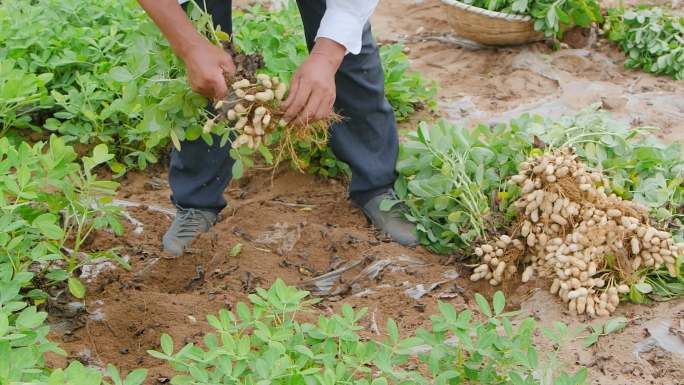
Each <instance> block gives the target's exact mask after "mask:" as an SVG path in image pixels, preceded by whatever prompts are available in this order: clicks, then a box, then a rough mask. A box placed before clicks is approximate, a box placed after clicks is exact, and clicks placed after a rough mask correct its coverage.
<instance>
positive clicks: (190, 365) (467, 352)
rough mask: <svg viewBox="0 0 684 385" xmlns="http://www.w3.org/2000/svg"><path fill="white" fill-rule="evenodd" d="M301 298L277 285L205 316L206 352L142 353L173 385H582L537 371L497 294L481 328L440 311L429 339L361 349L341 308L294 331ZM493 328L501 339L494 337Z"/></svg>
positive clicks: (394, 331)
mask: <svg viewBox="0 0 684 385" xmlns="http://www.w3.org/2000/svg"><path fill="white" fill-rule="evenodd" d="M307 295H308V293H307V292H305V291H300V290H297V289H296V288H294V287H290V286H287V285H285V284H284V283H283V281H281V280H278V281H276V282H275V283H274V284H273V286H272V287H271V288H270V289H268V290H265V289H261V288H259V289H257V293H256V294H253V295H251V296H250V301H251V302H252V306H251V307H250V306H248V305H245V304H244V303H239V304H238V305H236V307H235V313H233V312H230V311H227V310H221V311H220V312H219V314H218V316H208V317H207V320H208V322H209V324H210V325H211V326H212V327H214V328H215V329H216V330H217V334H214V333H210V334H207V335H206V336H205V338H204V346H205V347H204V348H200V347H198V346H195V345H194V344H188V345H185V346H184V347H182V348H181V349H180V350H178V351H176V352H174V351H175V348H174V343H173V340H172V339H171V337H170V336H168V335H163V336H162V337H161V351H150V352H149V353H150V354H151V355H152V356H154V357H156V358H159V359H162V360H166V361H168V362H169V363H170V364H171V365H172V367H173V368H174V369H175V370H176V371H178V372H179V374H178V375H177V376H175V377H174V378H173V379H172V383H173V384H176V385H180V384H216V383H244V384H266V383H271V384H293V383H297V384H321V385H323V384H325V385H332V384H338V383H349V384H351V383H353V384H359V385H387V384H417V385H428V384H457V383H463V382H466V381H469V382H476V383H481V384H514V385H517V384H541V383H546V382H542V381H540V380H538V379H536V377H535V375H536V374H537V373H539V372H540V371H543V373H544V374H545V375H548V377H549V378H550V379H552V380H553V379H558V380H559V381H563V382H556V383H562V384H567V385H570V384H574V385H577V384H584V383H585V382H586V381H585V379H586V369H582V370H580V371H579V372H578V373H576V374H574V375H569V374H567V373H563V372H562V371H561V370H560V365H557V364H554V366H552V367H548V366H545V361H546V360H544V363H540V361H539V360H538V358H537V352H536V349H535V346H534V335H535V330H536V325H535V322H534V320H532V319H526V320H523V321H522V323H521V324H520V326H518V327H514V326H513V324H512V323H511V321H510V320H509V318H508V317H510V316H511V315H513V314H515V313H505V312H504V307H505V300H504V297H503V294H502V293H501V292H499V293H497V294H496V295H495V296H494V301H493V304H492V306H490V305H489V304H488V302H487V301H486V300H485V299H484V298H483V297H482V296H481V295H479V294H478V295H477V296H476V301H477V303H478V304H479V305H480V308H481V311H482V312H483V314H484V315H485V317H486V320H485V321H482V322H478V321H476V320H475V319H474V317H473V314H472V312H470V311H469V310H465V311H463V312H461V313H458V312H456V310H455V309H454V307H453V306H451V305H448V304H444V303H442V304H440V306H439V307H440V312H441V314H440V315H438V316H434V317H433V318H432V323H433V328H432V331H426V330H420V331H418V332H417V334H416V336H415V337H409V338H405V339H404V338H401V337H400V334H399V328H398V325H397V324H396V323H395V322H394V321H393V320H388V321H387V325H386V330H387V338H386V339H384V340H383V341H373V340H370V341H366V340H364V339H362V338H361V337H360V336H359V334H358V333H359V332H360V331H361V329H362V327H361V326H359V321H360V320H362V319H363V317H364V316H365V314H366V310H365V309H362V310H360V311H354V310H353V309H352V308H351V306H349V305H344V306H343V307H342V311H341V313H340V314H333V315H332V316H330V317H325V316H323V315H321V316H319V318H318V321H317V322H316V323H301V322H300V321H299V319H298V316H299V314H301V313H304V312H306V311H307V310H308V307H309V306H310V305H312V304H313V303H315V302H316V301H315V300H311V299H306V297H307ZM499 328H501V329H502V330H503V331H502V332H499ZM417 348H422V349H418V350H425V349H427V350H429V353H419V354H418V359H419V360H421V361H423V363H424V364H425V365H427V367H428V369H429V373H428V374H427V375H426V376H424V375H423V374H422V373H421V372H419V371H416V370H407V369H406V364H407V363H408V361H409V359H410V358H411V357H412V356H416V352H417V351H418V350H417Z"/></svg>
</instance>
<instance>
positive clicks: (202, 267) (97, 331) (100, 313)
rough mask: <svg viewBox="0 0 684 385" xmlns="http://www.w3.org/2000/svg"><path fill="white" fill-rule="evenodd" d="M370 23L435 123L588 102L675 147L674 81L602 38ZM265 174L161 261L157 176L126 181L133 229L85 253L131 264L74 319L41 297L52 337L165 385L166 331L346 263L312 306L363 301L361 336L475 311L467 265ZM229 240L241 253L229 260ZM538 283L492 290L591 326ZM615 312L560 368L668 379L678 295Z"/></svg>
mask: <svg viewBox="0 0 684 385" xmlns="http://www.w3.org/2000/svg"><path fill="white" fill-rule="evenodd" d="M675 6H677V7H680V5H678V4H675ZM373 23H374V28H375V32H376V34H377V35H378V36H379V38H380V40H381V41H386V42H391V41H404V42H406V43H407V46H408V47H409V48H410V57H411V60H412V63H413V65H414V67H415V68H416V69H417V70H419V71H421V72H423V73H424V74H425V75H426V76H428V77H430V78H433V79H436V80H438V81H439V83H440V87H441V88H440V95H439V100H440V102H439V105H440V114H443V115H444V116H447V117H448V118H449V119H451V120H453V121H455V122H460V123H462V124H468V125H470V124H473V123H475V122H495V121H501V120H508V119H509V118H510V117H513V116H516V115H518V114H520V113H522V112H528V111H529V112H539V113H544V114H545V115H552V116H553V115H558V114H561V113H565V112H572V111H576V110H578V109H581V108H583V107H585V106H587V105H589V104H590V103H593V102H599V103H602V104H603V105H604V107H605V108H607V109H609V110H611V111H612V112H613V113H614V114H615V115H616V116H618V117H620V118H623V119H629V120H630V121H632V122H634V123H635V124H644V125H657V126H659V127H662V129H663V130H662V132H661V134H660V135H661V136H662V137H664V138H666V139H667V140H669V141H680V142H682V143H684V123H683V122H684V120H683V118H684V97H683V96H684V82H675V81H672V80H671V79H668V78H661V77H654V76H651V75H648V74H644V73H642V72H637V71H627V70H624V69H623V68H622V55H621V54H620V53H619V52H617V50H616V49H615V48H614V47H612V46H611V45H610V44H608V43H606V42H604V41H601V40H596V39H593V38H591V37H590V38H588V39H578V40H579V44H577V46H578V47H577V48H573V49H564V50H561V51H556V52H554V51H552V50H550V49H549V48H548V47H547V46H545V45H544V44H542V43H539V44H534V45H532V46H527V47H513V48H501V49H466V48H463V47H461V46H459V45H457V44H454V43H453V42H446V43H445V42H443V41H444V39H443V38H444V36H448V35H445V34H447V33H449V31H450V30H449V26H448V23H447V21H446V20H445V19H444V16H443V12H442V11H441V5H440V2H439V1H437V0H425V1H412V0H392V1H389V0H383V1H381V4H380V6H379V9H378V11H377V12H376V14H375V16H374V18H373ZM439 39H441V40H442V41H439ZM270 177H271V175H270V174H269V173H263V172H261V173H259V172H256V173H252V174H251V175H249V176H248V177H246V178H244V179H243V180H241V181H240V182H239V183H238V182H234V183H233V184H231V186H230V188H229V190H228V191H226V196H227V198H228V199H229V201H230V206H229V208H227V209H226V210H225V211H224V212H223V216H222V219H221V221H220V223H219V224H218V225H217V226H216V227H215V228H214V229H213V230H211V231H210V232H209V233H207V234H205V235H203V236H202V237H201V238H200V239H199V240H198V241H197V242H195V243H194V244H193V247H192V249H191V250H190V251H189V253H188V255H186V256H184V257H183V258H179V259H166V258H164V256H163V254H162V253H161V250H160V245H159V240H160V238H161V235H162V234H163V232H164V230H165V229H166V226H168V225H169V223H170V222H171V220H172V217H171V216H170V215H169V214H167V213H164V212H161V211H159V210H157V208H165V209H170V208H171V206H170V204H169V202H168V196H169V189H168V185H167V183H166V182H165V178H166V172H165V170H164V169H163V168H157V169H150V170H148V171H146V172H144V173H131V174H129V175H128V176H127V177H126V178H125V179H124V180H123V181H122V184H123V186H122V189H121V191H122V192H121V193H120V198H121V199H122V200H125V201H127V202H135V203H137V204H140V205H141V206H139V207H137V208H129V209H128V213H129V214H130V216H131V217H132V218H134V219H135V220H137V221H139V223H140V224H136V225H134V224H132V223H129V224H128V225H127V233H126V236H124V237H121V238H116V237H113V236H112V235H110V234H107V233H99V234H97V237H96V239H94V241H93V242H92V244H91V248H92V249H106V248H108V247H112V246H118V247H121V250H120V251H121V254H122V255H125V256H127V257H128V258H129V259H130V262H131V265H132V267H133V269H132V271H130V272H129V271H125V270H123V269H115V270H111V271H106V272H103V273H101V274H100V275H99V276H98V277H95V278H92V279H91V281H90V283H89V296H88V298H87V301H86V308H85V309H83V311H82V312H80V313H78V314H76V315H74V314H73V313H69V312H67V311H66V310H65V309H68V307H64V306H61V305H63V304H59V303H55V304H52V305H53V309H52V310H53V312H52V316H51V320H52V322H53V323H54V325H55V329H54V330H55V331H54V332H53V336H54V337H56V338H57V339H59V340H61V341H62V342H63V347H64V348H65V349H66V350H67V351H69V353H70V355H71V356H72V357H74V358H78V359H80V360H82V361H83V362H86V363H88V364H91V365H96V366H102V365H103V364H105V363H108V362H111V363H115V364H116V365H117V366H119V367H121V368H122V369H123V370H124V371H128V370H130V369H132V368H136V367H148V368H151V371H150V378H149V380H148V383H150V384H155V383H164V382H165V381H166V380H167V379H168V378H169V377H170V376H172V372H171V370H170V369H169V368H168V367H167V366H165V365H164V364H163V363H161V362H160V361H157V360H155V359H153V358H151V357H150V356H148V355H147V354H146V351H147V350H148V349H155V348H157V347H158V341H159V335H160V334H161V333H169V334H171V335H172V336H173V337H174V340H175V341H176V346H177V347H178V346H180V344H181V343H184V342H190V341H200V340H201V338H202V335H203V333H205V332H207V331H208V330H209V329H210V328H209V326H208V324H207V323H206V321H205V315H206V314H208V313H214V312H216V311H217V310H218V309H220V308H222V307H228V308H230V307H232V306H234V305H235V303H236V302H238V301H244V300H246V295H247V294H248V293H250V292H251V291H253V290H254V288H255V287H256V286H259V285H261V286H268V285H270V284H271V283H272V282H273V281H274V280H275V279H276V278H277V277H282V278H283V279H284V280H285V281H286V282H288V283H289V284H305V283H306V282H307V281H310V280H311V279H312V277H315V276H317V275H320V274H323V273H326V272H329V271H331V270H335V269H338V268H340V266H344V265H345V263H358V264H357V265H355V267H353V268H351V269H350V270H349V271H347V272H345V273H343V274H341V275H340V277H338V278H337V279H336V280H334V282H333V288H332V290H331V292H329V293H328V295H327V296H326V297H325V300H324V302H323V303H322V307H321V309H322V310H323V311H330V310H333V309H336V308H338V307H339V306H340V305H341V303H350V304H352V305H354V306H357V307H368V308H369V310H370V315H371V316H369V317H368V319H367V320H366V324H365V325H364V326H366V330H365V331H364V333H365V334H366V335H368V336H369V337H372V336H373V335H375V334H376V332H375V331H376V330H378V325H380V327H379V329H380V332H382V329H383V328H382V325H384V323H385V319H386V318H387V317H392V318H394V319H395V320H397V322H398V324H399V325H400V328H401V330H402V333H403V334H404V335H407V334H410V333H411V332H412V331H413V330H415V329H416V328H418V327H428V326H429V315H430V314H432V313H435V312H436V309H435V308H436V302H437V300H442V301H448V302H450V303H453V304H455V305H456V306H457V308H459V309H464V308H468V307H470V308H474V306H473V303H472V298H473V293H474V292H481V293H483V294H485V295H489V294H491V293H492V289H491V288H489V287H487V286H486V285H484V284H473V283H471V282H470V281H469V280H467V279H465V278H461V277H459V275H460V276H466V274H467V269H466V268H465V267H464V266H461V265H458V264H447V263H446V262H447V261H448V257H441V256H437V255H434V254H431V253H429V252H427V251H425V250H423V249H420V248H419V249H415V250H413V249H407V248H403V247H401V246H399V245H396V244H394V243H391V242H387V241H386V240H383V239H379V238H378V237H377V236H376V234H375V233H374V231H373V230H372V229H371V228H370V227H369V226H368V224H367V223H366V220H365V219H364V218H363V216H362V214H361V213H360V212H359V210H358V209H356V208H354V207H353V206H352V205H351V204H350V203H349V202H348V201H347V200H346V199H345V184H344V182H340V181H336V180H325V179H320V178H316V177H312V176H308V175H299V174H295V173H293V172H289V171H284V172H282V173H280V174H278V175H276V176H275V178H274V179H273V183H271V178H270ZM134 222H135V221H134ZM238 243H240V244H242V252H241V253H240V255H239V256H236V257H230V256H229V250H230V249H231V247H233V246H234V245H236V244H238ZM383 266H384V267H383ZM379 267H383V268H379ZM369 271H378V272H377V275H375V274H369ZM434 283H438V285H437V287H436V288H435V289H434V290H433V291H432V292H430V293H427V294H425V295H424V296H423V297H421V298H419V299H414V298H411V297H410V296H409V295H408V292H407V290H408V289H415V288H416V286H417V285H420V284H422V285H425V286H429V285H431V284H434ZM538 285H539V286H538V287H537V286H534V285H533V284H526V285H520V284H518V283H509V284H507V285H504V287H503V289H504V290H505V292H506V293H507V296H508V298H509V300H510V302H511V304H510V305H511V307H521V308H522V310H523V315H530V316H533V317H535V318H537V319H538V320H539V322H541V323H542V324H545V325H550V324H551V323H552V322H553V321H556V320H563V321H565V322H567V323H569V324H570V325H571V326H580V325H585V324H586V323H587V322H588V321H587V320H586V319H585V318H583V317H576V316H571V315H569V314H568V313H567V311H565V310H564V309H563V308H562V306H561V304H560V303H559V302H558V301H556V299H554V298H553V297H551V296H550V295H549V294H547V293H546V292H545V290H543V289H542V288H543V287H544V286H546V285H545V283H543V282H540V283H538ZM305 286H306V285H305ZM308 287H309V288H311V289H312V290H316V289H317V288H316V286H315V285H308ZM60 311H64V313H63V314H60ZM618 313H619V314H618V315H622V316H625V317H626V318H627V319H628V320H629V325H628V327H627V328H626V330H624V331H623V332H621V333H617V334H613V335H609V336H606V337H603V338H601V340H600V341H599V343H598V344H596V345H595V346H594V347H592V348H590V349H584V348H582V341H581V340H573V341H571V342H569V343H568V344H567V345H566V346H564V347H563V348H562V349H561V350H560V356H561V358H562V360H563V361H564V362H565V363H567V364H568V365H570V366H571V367H572V366H574V365H583V366H587V367H589V370H590V376H591V378H592V383H593V384H616V385H617V384H639V385H642V384H643V385H645V384H658V385H661V384H662V385H676V384H681V381H682V379H684V350H682V347H681V345H682V344H684V341H679V340H677V339H678V338H681V337H677V336H676V335H674V334H670V331H671V330H672V331H675V332H676V331H677V330H678V328H682V329H684V302H683V301H676V302H669V303H658V304H653V305H647V306H634V305H626V306H621V308H620V309H619V311H618ZM663 325H665V327H664V329H663ZM663 330H664V332H663ZM679 333H682V332H681V331H680V332H679ZM662 336H665V338H662V339H660V340H659V339H658V338H660V337H662ZM680 336H681V334H680ZM659 341H660V343H658V342H659ZM678 342H679V344H678ZM668 343H669V345H668ZM545 348H547V349H550V348H551V347H550V346H545ZM664 348H670V349H673V350H674V351H675V352H669V351H666V350H664ZM677 349H680V350H677ZM677 352H678V353H677ZM53 362H54V363H55V364H57V363H59V359H57V358H54V361H53Z"/></svg>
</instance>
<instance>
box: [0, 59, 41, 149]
mask: <svg viewBox="0 0 684 385" xmlns="http://www.w3.org/2000/svg"><path fill="white" fill-rule="evenodd" d="M51 79H52V74H51V73H43V74H40V75H35V74H32V73H27V72H25V71H24V70H22V69H19V68H17V67H16V65H15V62H14V60H2V59H0V137H4V136H5V135H6V134H7V132H8V130H9V129H10V128H11V127H14V128H26V127H29V126H30V123H31V118H30V114H31V113H32V112H34V111H36V110H38V109H40V108H41V107H42V106H44V105H45V104H49V97H48V96H47V89H46V88H45V85H46V84H47V83H48V82H49V81H50V80H51Z"/></svg>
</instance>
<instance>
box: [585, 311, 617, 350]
mask: <svg viewBox="0 0 684 385" xmlns="http://www.w3.org/2000/svg"><path fill="white" fill-rule="evenodd" d="M625 326H627V319H626V318H624V317H618V318H611V319H609V320H608V321H606V322H605V323H596V324H592V325H590V326H589V328H590V329H591V332H590V333H589V335H587V336H585V337H584V347H585V348H588V347H590V346H593V345H594V344H596V343H597V342H598V340H599V338H601V337H603V336H607V335H609V334H612V333H617V332H619V331H621V330H622V329H624V328H625Z"/></svg>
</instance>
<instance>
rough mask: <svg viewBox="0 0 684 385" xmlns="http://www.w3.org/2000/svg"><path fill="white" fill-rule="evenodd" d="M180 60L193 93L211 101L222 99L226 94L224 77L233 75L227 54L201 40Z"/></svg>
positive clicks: (229, 57)
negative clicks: (186, 72) (183, 63)
mask: <svg viewBox="0 0 684 385" xmlns="http://www.w3.org/2000/svg"><path fill="white" fill-rule="evenodd" d="M181 58H182V59H183V61H184V62H185V67H186V68H187V70H188V80H189V82H190V87H192V90H193V91H195V92H198V93H200V94H202V95H204V96H206V97H207V98H209V99H212V100H219V99H223V98H224V97H225V96H226V95H227V94H228V85H227V84H226V77H227V78H228V79H230V78H231V77H232V76H233V75H234V74H235V64H233V58H232V57H231V56H230V55H229V54H228V53H227V52H225V51H224V50H223V49H221V48H219V47H217V46H215V45H213V44H211V43H209V42H208V41H204V40H203V41H201V42H198V43H197V44H194V45H192V47H191V48H189V49H188V50H187V51H185V52H184V53H183V55H181ZM224 73H225V74H226V75H225V76H224Z"/></svg>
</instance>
